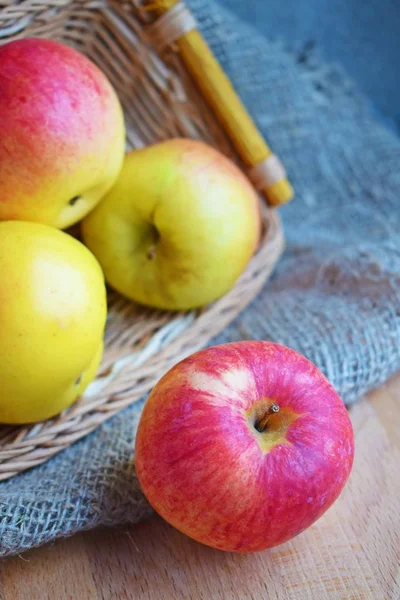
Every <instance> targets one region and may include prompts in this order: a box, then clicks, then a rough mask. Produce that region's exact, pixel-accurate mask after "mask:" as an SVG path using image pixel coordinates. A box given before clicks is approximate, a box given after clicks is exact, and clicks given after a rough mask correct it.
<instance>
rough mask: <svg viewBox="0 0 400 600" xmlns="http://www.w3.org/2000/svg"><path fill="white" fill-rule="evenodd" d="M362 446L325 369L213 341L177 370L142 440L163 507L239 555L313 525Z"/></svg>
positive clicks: (272, 348)
mask: <svg viewBox="0 0 400 600" xmlns="http://www.w3.org/2000/svg"><path fill="white" fill-rule="evenodd" d="M353 454H354V439H353V430H352V426H351V422H350V419H349V417H348V414H347V412H346V409H345V407H344V405H343V402H342V401H341V399H340V398H339V396H338V394H337V393H336V392H335V390H334V388H333V387H332V385H331V384H330V383H329V382H328V380H327V379H326V378H325V376H324V375H323V374H322V373H321V372H320V371H319V370H318V369H317V367H315V366H314V365H313V364H312V363H311V362H310V361H308V360H307V359H306V358H305V357H303V356H301V355H300V354H298V353H297V352H295V351H294V350H291V349H289V348H287V347H284V346H280V345H278V344H273V343H269V342H261V341H252V342H238V343H232V344H225V345H221V346H215V347H212V348H208V349H206V350H203V351H201V352H199V353H197V354H194V355H193V356H191V357H189V358H187V359H186V360H184V361H182V362H180V363H179V364H178V365H176V366H175V367H174V368H172V369H171V370H170V371H169V372H168V373H167V374H166V375H165V376H164V377H163V378H162V379H161V380H160V382H159V383H158V384H157V386H156V387H155V388H154V390H153V392H152V393H151V395H150V397H149V399H148V401H147V403H146V405H145V407H144V411H143V414H142V417H141V420H140V423H139V428H138V432H137V438H136V470H137V475H138V477H139V481H140V483H141V486H142V488H143V491H144V493H145V495H146V496H147V498H148V500H149V502H150V503H151V504H152V506H153V507H154V509H155V510H156V511H157V512H158V513H159V514H160V515H161V516H162V517H164V519H166V520H167V521H168V522H169V523H171V524H172V525H174V526H175V527H176V528H178V529H179V530H180V531H182V532H183V533H185V534H187V535H188V536H190V537H192V538H194V539H195V540H198V541H199V542H202V543H203V544H207V545H209V546H213V547H215V548H219V549H221V550H228V551H236V552H251V551H255V550H262V549H264V548H269V547H271V546H275V545H277V544H281V543H283V542H285V541H287V540H289V539H290V538H292V537H293V536H295V535H297V534H298V533H300V532H301V531H303V530H304V529H306V528H307V527H309V526H310V525H311V524H312V523H313V522H314V521H315V520H316V519H318V518H319V517H320V516H321V515H322V514H323V513H324V512H325V511H326V510H327V509H328V508H329V507H330V506H331V504H332V503H333V502H334V501H335V500H336V498H337V497H338V496H339V494H340V492H341V490H342V488H343V486H344V484H345V483H346V480H347V478H348V476H349V473H350V470H351V467H352V463H353Z"/></svg>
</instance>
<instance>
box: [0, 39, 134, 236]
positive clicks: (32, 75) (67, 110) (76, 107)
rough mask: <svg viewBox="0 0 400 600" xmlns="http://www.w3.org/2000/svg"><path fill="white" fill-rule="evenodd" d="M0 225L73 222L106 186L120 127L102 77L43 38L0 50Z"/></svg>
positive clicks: (117, 155)
mask: <svg viewBox="0 0 400 600" xmlns="http://www.w3.org/2000/svg"><path fill="white" fill-rule="evenodd" d="M0 114H1V125H0V220H24V221H36V222H41V223H44V224H47V225H52V226H54V227H58V228H60V229H64V228H66V227H69V226H70V225H72V224H73V223H76V222H77V221H79V220H81V219H82V218H83V217H84V216H85V215H86V214H87V213H88V212H89V211H90V210H91V209H92V208H93V207H94V206H95V205H96V204H97V202H98V201H99V200H100V199H101V198H102V197H103V196H104V194H105V193H106V192H107V191H108V189H109V188H110V187H111V186H112V184H113V183H114V181H115V179H116V177H117V175H118V173H119V171H120V169H121V166H122V162H123V157H124V151H125V128H124V120H123V114H122V109H121V106H120V103H119V101H118V98H117V96H116V94H115V92H114V90H113V88H112V87H111V85H110V83H109V82H108V80H107V79H106V77H105V75H104V74H103V73H102V72H101V71H100V70H99V69H98V68H97V67H96V66H95V65H94V64H93V63H92V62H91V61H90V60H89V59H88V58H86V57H85V56H84V55H83V54H81V53H79V52H78V51H76V50H74V49H73V48H70V47H68V46H65V45H63V44H60V43H58V42H54V41H51V40H43V39H35V38H27V39H21V40H17V41H13V42H9V43H8V44H5V45H3V46H0Z"/></svg>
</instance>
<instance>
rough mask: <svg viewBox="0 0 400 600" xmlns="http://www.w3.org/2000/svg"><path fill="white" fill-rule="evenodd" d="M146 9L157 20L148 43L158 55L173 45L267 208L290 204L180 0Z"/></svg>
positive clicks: (265, 149)
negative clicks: (154, 14)
mask: <svg viewBox="0 0 400 600" xmlns="http://www.w3.org/2000/svg"><path fill="white" fill-rule="evenodd" d="M145 9H146V10H154V11H155V12H156V13H157V14H158V15H160V16H159V17H158V19H157V20H156V21H155V22H154V23H153V24H152V25H151V26H150V27H149V28H148V33H149V35H150V38H151V40H152V42H153V43H154V44H155V45H156V46H157V47H158V49H159V50H161V49H162V48H163V47H165V46H168V45H171V44H173V43H175V44H176V45H177V47H178V49H179V52H180V54H181V56H182V59H183V62H184V63H185V66H186V67H187V69H188V71H189V72H190V73H191V75H192V77H193V78H194V79H195V81H196V83H197V84H198V86H199V88H200V90H201V92H202V93H203V96H204V97H205V99H206V100H207V101H208V103H209V104H210V105H211V107H212V108H213V110H214V113H215V114H216V116H217V118H218V119H219V121H220V122H221V124H222V125H223V127H224V129H225V130H226V132H227V134H228V135H229V137H230V139H231V141H232V143H233V145H234V146H235V148H236V150H237V152H238V154H239V156H240V157H241V159H242V160H243V162H244V163H245V164H246V165H247V166H248V167H249V171H248V176H249V178H250V179H251V180H252V181H253V184H254V185H255V186H256V187H257V188H258V189H259V190H260V191H262V193H263V194H264V196H265V197H266V199H267V202H268V204H269V205H271V206H279V205H281V204H285V203H286V202H289V200H291V199H292V197H293V194H294V192H293V188H292V186H291V185H290V183H289V181H288V179H287V177H286V172H285V169H284V167H283V165H282V163H281V162H280V160H279V158H278V157H277V156H276V155H275V154H273V153H272V151H271V149H270V148H269V146H268V144H267V143H266V141H265V140H264V138H263V137H262V135H261V133H260V131H259V130H258V129H257V127H256V125H255V123H254V121H253V120H252V118H251V117H250V115H249V113H248V112H247V110H246V108H245V107H244V105H243V103H242V101H241V100H240V98H239V96H238V94H237V93H236V91H235V90H234V88H233V86H232V84H231V82H230V80H229V78H228V77H227V75H226V74H225V72H224V71H223V69H222V67H221V65H220V64H219V63H218V61H217V59H216V57H215V56H214V54H213V53H212V51H211V49H210V48H209V46H208V45H207V43H206V41H205V39H204V38H203V36H202V35H201V33H200V31H199V30H198V28H197V23H196V20H195V19H194V17H193V15H192V14H191V13H190V11H189V9H188V8H187V7H186V6H185V4H184V3H183V2H181V1H179V0H153V1H152V0H150V3H148V4H147V5H145Z"/></svg>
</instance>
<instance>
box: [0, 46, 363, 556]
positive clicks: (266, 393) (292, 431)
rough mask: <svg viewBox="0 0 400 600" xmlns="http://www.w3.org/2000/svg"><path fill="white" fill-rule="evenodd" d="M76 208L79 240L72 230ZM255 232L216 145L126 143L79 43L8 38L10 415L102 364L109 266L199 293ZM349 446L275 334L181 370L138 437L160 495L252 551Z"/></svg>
mask: <svg viewBox="0 0 400 600" xmlns="http://www.w3.org/2000/svg"><path fill="white" fill-rule="evenodd" d="M79 221H82V227H81V232H82V238H83V242H84V243H81V242H80V241H78V239H76V238H75V237H73V236H72V235H69V234H68V233H65V232H63V231H61V230H62V229H67V228H69V227H70V226H72V225H74V224H76V223H78V222H79ZM260 229H261V220H260V214H259V208H258V198H257V195H256V194H255V192H254V190H253V188H252V186H251V185H250V184H249V182H248V181H247V179H246V178H245V177H244V175H243V174H242V173H241V172H240V170H239V169H238V168H237V167H236V166H235V165H234V164H233V163H232V162H231V161H230V160H228V159H227V158H225V157H224V156H222V155H221V154H220V153H219V152H217V151H216V150H214V149H213V148H211V147H209V146H207V145H205V144H203V143H201V142H196V141H191V140H184V139H178V140H171V141H166V142H163V143H160V144H158V145H155V146H152V147H148V148H145V149H143V150H136V151H134V152H131V153H129V154H127V155H125V128H124V119H123V113H122V110H121V106H120V103H119V101H118V98H117V96H116V94H115V91H114V90H113V88H112V87H111V85H110V83H109V82H108V80H107V79H106V77H105V76H104V74H103V73H102V72H101V71H100V70H99V69H98V68H97V67H96V66H95V65H94V64H93V63H91V62H90V60H88V59H87V58H86V57H85V56H83V55H82V54H80V53H79V52H77V51H76V50H74V49H72V48H69V47H68V46H65V45H62V44H59V43H56V42H53V41H49V40H39V39H25V40H18V41H14V42H10V43H8V44H5V45H3V46H0V278H1V284H0V325H1V337H0V422H2V423H8V424H17V423H29V422H35V421H40V420H42V419H46V418H49V417H52V416H54V415H56V414H58V413H59V412H60V411H62V410H64V409H65V408H67V407H68V406H70V405H71V404H72V403H73V402H74V401H75V400H76V399H77V398H78V397H79V396H80V395H81V394H82V393H83V391H84V390H85V389H86V387H87V385H88V384H89V383H90V381H91V380H92V379H93V378H94V377H95V375H96V372H97V370H98V367H99V364H100V362H101V358H102V354H103V336H104V328H105V322H106V316H107V301H106V288H105V280H106V281H107V282H108V283H109V285H110V286H112V287H113V288H114V289H116V290H117V291H118V292H120V293H121V294H123V295H124V296H126V297H127V298H129V299H131V300H133V301H135V302H138V303H141V304H145V305H148V306H152V307H157V308H160V309H169V310H187V309H191V308H195V307H199V306H203V305H205V304H208V303H209V302H212V301H214V300H215V299H217V298H219V297H221V296H222V295H223V294H225V293H226V292H227V291H228V290H229V289H230V288H231V287H232V286H233V284H234V283H235V281H236V280H237V278H238V277H239V275H240V274H241V273H242V272H243V270H244V268H245V267H246V265H247V263H248V261H249V260H250V258H251V256H252V255H253V253H254V251H255V249H256V247H257V244H258V242H259V237H260ZM84 244H85V245H84ZM352 460H353V433H352V428H351V424H350V420H349V418H348V415H347V413H346V410H345V408H344V406H343V403H342V401H341V400H340V398H339V397H338V395H337V394H336V392H335V391H334V389H333V388H332V386H331V385H330V384H329V383H328V381H327V380H326V379H325V377H324V376H323V375H322V374H321V373H320V372H319V371H318V369H316V367H314V366H313V365H312V364H311V363H310V362H309V361H307V360H306V359H305V358H304V357H302V356H300V355H299V354H297V353H296V352H294V351H293V350H290V349H288V348H285V347H282V346H278V345H274V344H270V343H267V342H242V343H238V344H228V345H225V346H219V347H215V348H210V349H208V350H204V351H203V352H200V353H197V354H195V355H193V356H192V357H189V358H188V359H186V360H185V361H183V362H182V363H180V364H178V365H177V366H176V367H174V368H173V369H172V370H171V371H170V372H169V373H168V374H167V375H166V376H164V377H163V378H162V379H161V381H160V382H159V384H158V385H157V386H156V388H155V389H154V390H153V392H152V394H151V396H150V398H149V400H148V402H147V404H146V406H145V409H144V412H143V416H142V419H141V422H140V426H139V430H138V436H137V444H136V466H137V473H138V476H139V479H140V482H141V484H142V487H143V490H144V492H145V494H146V495H147V497H148V499H149V501H150V502H151V503H152V505H153V506H154V508H155V509H156V510H157V511H158V512H159V513H160V514H161V515H162V516H164V517H165V518H166V519H167V520H168V521H169V522H170V523H172V524H174V525H175V526H176V527H178V528H179V529H180V530H182V531H184V532H185V533H187V534H188V535H191V536H192V537H194V538H195V539H197V540H199V541H202V542H204V543H206V544H209V545H212V546H215V547H217V548H221V549H225V550H235V551H242V552H243V551H250V550H258V549H261V548H266V547H269V546H272V545H274V544H278V543H280V542H282V541H285V540H287V539H289V538H290V537H292V536H293V535H296V534H297V533H299V532H300V531H301V530H303V529H304V528H306V527H308V526H309V525H310V524H311V523H312V522H313V521H315V519H317V518H318V517H319V516H320V515H321V514H322V513H323V512H324V511H325V510H326V509H327V508H328V507H329V506H330V505H331V504H332V502H333V501H334V500H335V499H336V498H337V496H338V495H339V493H340V491H341V489H342V488H343V486H344V484H345V482H346V480H347V477H348V475H349V473H350V469H351V465H352Z"/></svg>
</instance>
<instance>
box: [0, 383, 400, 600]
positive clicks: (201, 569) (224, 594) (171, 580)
mask: <svg viewBox="0 0 400 600" xmlns="http://www.w3.org/2000/svg"><path fill="white" fill-rule="evenodd" d="M350 412H351V418H352V421H353V424H354V429H355V432H356V459H355V464H354V469H353V472H352V475H351V478H350V481H349V483H348V485H347V487H346V489H345V491H344V492H343V494H342V496H341V497H340V498H339V500H338V501H337V502H336V504H335V505H334V506H333V507H332V508H331V509H330V510H329V511H328V512H327V513H326V514H325V515H324V516H323V517H322V518H321V519H320V520H319V521H318V522H317V523H316V524H315V525H314V526H313V527H311V528H310V529H309V530H307V531H306V532H304V533H302V534H301V535H300V536H299V537H297V538H295V539H294V540H293V541H291V542H288V543H286V544H284V545H283V546H280V547H277V548H274V549H272V550H267V551H265V552H261V553H258V554H253V555H247V556H246V555H245V556H242V555H233V554H226V553H223V552H218V551H215V550H212V549H210V548H206V547H204V546H201V545H200V544H197V543H195V542H193V541H191V540H190V539H188V538H186V537H185V536H183V535H182V534H180V533H178V532H177V531H175V530H173V529H172V528H171V527H170V526H168V525H167V524H165V523H163V522H162V521H161V519H159V518H157V517H154V518H152V519H150V520H149V521H147V522H146V523H142V524H140V525H138V526H131V527H121V528H117V529H114V530H98V531H94V532H87V533H82V534H80V535H77V536H75V537H73V538H70V539H68V540H60V541H58V542H56V543H54V544H51V545H48V546H46V547H44V548H41V549H39V550H34V551H32V552H28V553H26V554H24V555H23V556H21V557H14V558H10V559H8V560H4V561H2V562H0V598H1V600H67V599H68V600H89V599H90V600H92V599H93V600H111V599H112V600H119V599H124V600H131V599H132V600H133V599H135V600H136V599H143V600H161V599H162V600H169V599H171V600H181V599H187V600H203V599H204V600H231V599H232V600H233V599H235V600H236V599H237V600H248V599H253V600H261V599H262V600H306V599H307V600H369V599H371V600H400V376H397V377H396V378H394V379H393V380H392V381H391V382H389V383H388V384H387V385H386V386H385V387H383V388H381V389H379V390H377V391H375V392H374V393H372V394H371V395H370V396H369V397H368V398H366V399H364V400H362V401H360V402H359V403H358V404H357V405H356V406H354V407H353V408H352V409H351V411H350Z"/></svg>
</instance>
